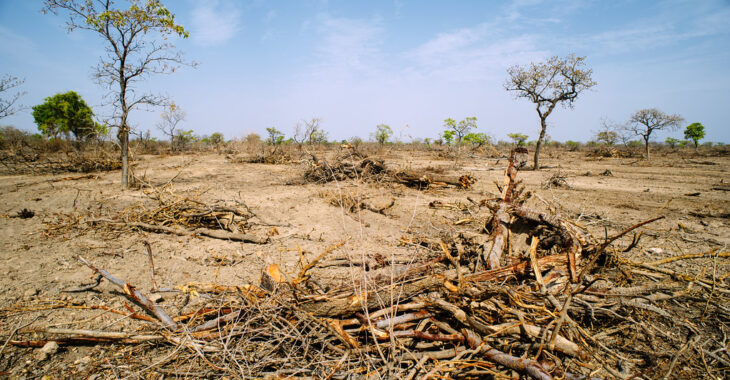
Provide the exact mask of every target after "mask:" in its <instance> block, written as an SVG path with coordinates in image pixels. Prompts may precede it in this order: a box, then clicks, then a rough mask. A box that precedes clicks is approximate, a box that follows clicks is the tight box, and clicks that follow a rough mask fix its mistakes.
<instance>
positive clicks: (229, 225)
mask: <svg viewBox="0 0 730 380" xmlns="http://www.w3.org/2000/svg"><path fill="white" fill-rule="evenodd" d="M145 193H146V195H147V196H148V197H149V199H150V200H151V201H152V202H153V204H152V205H150V202H149V201H141V202H138V203H136V204H134V205H132V206H130V207H128V208H126V209H125V210H123V211H122V212H121V213H119V214H118V215H115V216H114V217H112V218H82V217H68V218H67V219H68V220H66V221H65V222H60V223H47V227H46V233H47V234H50V233H54V232H62V231H63V230H66V229H68V228H76V229H86V228H91V227H103V228H106V229H109V230H125V229H141V230H144V231H148V232H157V233H167V234H173V235H181V236H182V235H201V236H207V237H211V238H216V239H223V240H232V241H243V242H249V243H257V244H264V243H266V242H267V241H268V238H267V237H258V236H255V235H252V234H249V233H247V232H248V230H249V229H250V227H251V225H250V222H249V219H251V218H252V217H253V216H255V215H254V214H253V213H252V212H251V211H250V210H249V208H248V206H246V205H245V204H243V203H240V202H239V203H237V204H231V203H230V202H220V201H218V202H215V203H214V204H207V203H205V202H202V201H201V200H200V199H199V196H195V195H191V196H183V195H179V194H177V193H176V192H175V191H174V188H173V187H172V186H171V185H166V186H163V187H161V188H154V187H153V188H150V189H147V190H146V191H145Z"/></svg>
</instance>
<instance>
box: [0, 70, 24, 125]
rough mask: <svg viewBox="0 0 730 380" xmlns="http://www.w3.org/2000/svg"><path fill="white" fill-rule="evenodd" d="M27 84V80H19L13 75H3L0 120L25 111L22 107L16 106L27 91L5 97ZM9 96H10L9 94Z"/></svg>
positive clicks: (0, 85) (0, 95)
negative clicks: (11, 91) (9, 92)
mask: <svg viewBox="0 0 730 380" xmlns="http://www.w3.org/2000/svg"><path fill="white" fill-rule="evenodd" d="M24 82H25V79H19V78H18V77H14V76H11V75H3V76H2V77H0V119H2V118H4V117H8V116H10V115H14V114H16V113H18V112H19V111H20V110H22V109H23V107H22V106H20V105H18V104H16V103H17V102H18V99H20V97H21V96H23V95H25V91H18V92H16V93H15V94H13V95H12V96H10V97H7V98H6V97H5V95H6V94H4V93H6V92H8V91H10V90H12V89H14V88H16V87H19V86H20V85H22V84H23V83H24ZM8 95H9V94H8Z"/></svg>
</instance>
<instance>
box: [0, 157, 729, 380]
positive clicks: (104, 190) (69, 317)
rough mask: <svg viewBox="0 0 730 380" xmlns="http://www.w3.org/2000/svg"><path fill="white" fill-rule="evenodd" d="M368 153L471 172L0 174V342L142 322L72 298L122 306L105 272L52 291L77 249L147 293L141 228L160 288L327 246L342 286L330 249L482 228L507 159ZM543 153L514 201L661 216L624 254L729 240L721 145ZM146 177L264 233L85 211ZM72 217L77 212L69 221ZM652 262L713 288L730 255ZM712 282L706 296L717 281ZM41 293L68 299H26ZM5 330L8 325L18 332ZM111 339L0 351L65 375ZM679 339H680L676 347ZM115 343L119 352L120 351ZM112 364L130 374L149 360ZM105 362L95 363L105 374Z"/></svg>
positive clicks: (162, 169)
mask: <svg viewBox="0 0 730 380" xmlns="http://www.w3.org/2000/svg"><path fill="white" fill-rule="evenodd" d="M334 153H335V152H329V153H323V152H320V153H318V154H321V155H323V156H324V155H326V154H330V155H331V154H334ZM378 157H379V158H382V159H383V160H384V161H385V163H386V164H387V165H388V166H389V167H398V168H431V169H432V170H435V171H438V172H440V173H444V174H454V175H459V174H460V173H466V172H468V173H471V175H472V176H473V178H475V179H476V182H475V183H474V185H473V186H472V187H471V188H469V189H455V188H446V187H443V188H442V187H432V188H429V189H426V190H419V189H415V188H411V187H406V186H403V185H401V184H397V183H389V182H373V181H358V180H347V181H332V182H328V183H325V184H321V183H306V184H301V183H299V182H298V181H300V180H301V177H302V172H303V170H304V168H303V165H305V164H279V165H277V164H253V163H236V162H235V160H232V159H231V158H230V157H226V155H223V154H190V155H177V156H162V157H160V156H144V157H141V159H140V160H138V161H137V166H136V168H135V174H136V175H137V176H138V177H143V178H145V179H146V180H147V181H148V182H149V183H150V184H152V185H154V186H155V187H154V190H153V189H152V188H150V187H143V188H141V189H138V190H129V191H125V192H121V191H120V190H119V173H118V172H116V171H114V172H105V173H100V174H94V175H91V176H87V177H83V178H80V177H82V176H79V175H76V174H73V173H65V174H58V175H36V176H31V175H6V176H3V177H0V197H1V199H2V209H1V210H0V212H2V213H3V217H2V218H0V237H1V238H0V276H2V278H3V281H0V308H1V309H2V314H0V332H1V336H2V337H3V339H2V340H3V341H2V342H0V344H2V343H5V340H11V339H25V340H32V339H40V335H38V336H36V335H33V333H28V331H32V330H33V329H34V328H36V329H41V328H48V327H49V326H56V327H64V328H72V329H91V330H104V331H117V332H119V331H134V330H135V329H139V324H140V321H136V320H133V319H131V318H127V317H124V316H120V315H118V314H114V313H110V312H105V311H103V310H88V309H83V308H73V307H71V305H77V306H81V305H85V306H91V305H102V304H103V305H106V306H108V307H111V308H114V309H119V310H125V309H126V307H125V303H127V300H126V299H125V298H124V296H123V295H122V294H120V292H119V289H118V288H116V287H114V286H113V285H111V284H110V283H108V282H102V283H101V285H100V286H98V287H96V288H95V290H93V291H88V292H81V293H63V292H62V291H63V290H65V289H69V288H74V287H78V286H79V285H80V284H83V283H89V282H92V279H93V277H94V274H93V273H92V272H91V271H90V270H89V269H88V268H87V267H85V266H83V265H82V264H81V263H80V262H79V261H78V260H77V259H76V257H77V256H82V257H84V258H85V259H87V260H89V261H91V262H93V263H94V264H95V265H97V266H98V267H101V268H104V269H106V270H107V271H109V272H110V273H112V274H113V275H115V276H117V277H119V278H121V279H123V280H125V281H128V282H130V283H132V284H134V285H135V286H136V287H137V289H139V290H140V291H142V292H143V293H146V294H152V292H151V289H152V288H153V283H152V277H151V267H150V262H149V257H148V255H147V250H146V247H145V244H144V242H149V244H150V247H151V251H152V252H153V257H154V266H155V272H156V273H155V277H154V280H155V282H156V285H157V287H158V288H170V289H172V288H175V287H181V286H185V285H188V286H189V288H190V289H204V288H205V287H206V286H207V287H211V286H216V285H224V286H242V285H245V284H255V285H258V284H259V282H260V279H261V273H262V271H263V270H264V269H265V268H266V267H267V266H269V265H271V264H277V265H278V267H279V268H280V269H281V272H283V274H284V276H285V277H288V278H295V277H297V273H298V272H299V270H300V269H301V262H302V260H303V261H304V262H309V261H311V260H313V259H314V258H315V257H316V256H318V255H319V254H320V253H321V252H323V251H324V250H325V249H327V248H328V247H333V246H337V247H336V248H334V249H333V250H332V252H331V253H329V255H328V256H327V260H329V261H327V262H329V263H330V264H329V265H320V266H314V267H313V268H312V269H311V270H310V273H309V274H310V276H311V278H312V279H316V282H317V284H316V286H317V287H321V288H322V289H325V290H326V289H331V288H336V287H338V286H340V287H341V286H347V284H348V283H354V282H355V279H356V278H358V276H360V275H361V271H363V270H365V269H364V268H365V267H363V266H351V265H342V264H341V263H342V262H366V261H370V262H381V261H383V260H384V259H383V258H385V261H387V262H389V263H392V265H386V266H384V267H382V268H369V269H371V270H372V271H374V272H377V273H382V274H383V275H388V274H389V273H391V272H393V271H394V269H393V268H394V267H395V263H403V264H408V263H413V262H419V261H423V260H422V259H421V258H424V259H425V258H428V257H433V249H431V248H429V247H428V246H426V245H423V244H404V242H408V241H416V240H420V241H423V240H425V239H430V240H432V241H439V240H444V241H446V240H448V239H449V238H450V237H453V236H455V235H457V234H459V233H460V232H462V231H471V233H472V234H474V233H479V231H480V227H479V226H480V224H481V225H482V226H483V225H484V220H485V219H486V218H487V216H488V215H489V210H488V209H486V208H481V209H480V208H477V207H475V205H476V204H477V203H478V202H480V200H482V199H489V198H494V197H497V196H499V193H500V190H499V189H498V188H497V186H496V185H495V182H497V183H499V184H500V185H501V184H502V183H503V181H504V168H505V167H506V165H507V160H506V159H504V158H503V159H496V158H486V157H481V156H479V157H470V158H466V157H464V158H461V159H460V160H459V161H458V162H454V160H450V159H444V158H439V157H437V155H436V154H434V153H432V152H409V151H398V150H386V151H384V152H381V154H380V155H378ZM543 157H544V158H543V162H542V163H543V165H546V166H548V169H544V170H541V171H538V172H535V171H520V172H519V179H521V180H522V181H523V183H524V185H525V186H526V189H527V190H529V191H532V192H533V193H534V196H533V197H532V198H530V199H529V200H528V202H527V205H529V206H530V207H533V208H535V209H539V210H543V211H549V209H551V208H552V209H554V211H556V212H557V214H559V215H560V216H562V217H563V218H566V219H569V220H572V221H575V222H577V223H578V224H581V225H583V226H585V227H586V228H587V229H588V231H589V232H590V233H591V234H592V235H594V236H596V237H598V238H603V237H604V234H605V233H606V232H607V233H608V235H611V234H615V233H617V232H620V231H622V230H624V229H626V228H628V227H630V226H632V225H634V224H636V223H639V222H642V221H645V220H647V219H650V218H652V217H656V216H664V217H665V218H664V219H662V220H659V221H656V222H654V223H651V224H649V225H646V226H644V227H643V228H642V229H641V231H643V236H642V238H641V240H640V242H639V244H638V246H637V247H636V248H634V249H633V250H631V251H630V252H628V253H626V254H624V256H625V257H626V258H627V259H630V260H633V261H635V262H652V261H655V260H659V259H663V258H668V257H674V256H678V255H685V254H693V253H702V252H708V251H711V250H716V252H727V246H728V245H729V244H730V218H729V216H730V195H729V193H728V189H730V187H729V185H728V182H729V181H730V178H728V170H729V169H730V157H682V156H679V155H670V156H665V157H656V158H654V159H653V160H652V161H650V162H645V161H641V160H637V159H635V158H602V159H598V158H587V157H585V154H584V153H579V152H560V151H555V152H548V154H545V155H544V156H543ZM556 173H559V174H560V176H561V177H562V178H564V179H565V182H567V184H568V185H569V186H561V187H556V186H550V187H545V186H544V183H545V182H546V181H548V179H550V178H551V176H553V175H554V174H556ZM609 174H610V175H609ZM292 183H299V184H292ZM155 191H157V192H167V194H174V195H175V196H181V197H189V198H190V199H195V200H198V201H200V202H203V203H204V204H216V202H219V203H220V204H224V203H225V204H227V205H239V206H241V207H243V205H245V206H246V207H247V209H248V211H249V212H250V214H249V215H248V216H247V218H248V219H247V220H246V223H245V225H246V231H245V233H247V234H250V235H253V236H257V237H260V238H262V239H268V242H266V243H265V244H255V243H246V242H234V241H227V240H221V239H214V238H210V237H206V236H194V235H190V236H176V235H171V234H164V233H153V232H148V231H143V230H140V229H127V230H120V231H114V230H113V229H109V228H99V229H97V228H92V227H91V226H90V225H87V223H88V220H89V219H94V218H96V219H103V218H117V217H119V216H120V213H123V212H131V211H130V210H135V207H147V208H154V205H155V201H154V199H152V197H153V196H155ZM348 197H349V198H352V199H359V200H362V201H363V202H365V203H366V204H367V205H368V206H370V207H369V208H368V207H365V208H360V207H355V208H353V209H348V208H349V207H348V205H347V202H344V206H338V202H341V203H342V202H343V200H346V199H349V198H348ZM393 200H394V202H393ZM434 202H440V204H441V205H457V208H458V205H468V206H469V207H471V208H470V211H468V212H464V211H463V210H462V212H459V211H458V210H456V211H455V210H454V208H448V207H436V206H434V205H438V204H439V203H434ZM23 209H27V210H30V211H32V212H33V213H34V216H33V217H30V218H21V217H17V216H18V213H19V212H20V211H21V210H23ZM125 210H126V211H125ZM377 210H381V212H376V211H377ZM466 219H468V220H466ZM74 220H75V221H76V222H79V223H78V225H76V226H70V224H73V223H71V222H72V221H74ZM485 236H486V235H485ZM631 239H632V235H631V234H628V235H627V236H624V237H622V238H621V239H619V240H618V241H617V242H616V243H615V246H616V247H617V249H618V250H619V251H620V250H621V249H623V248H625V247H627V246H628V245H629V243H630V242H631ZM340 243H342V244H341V246H338V245H339V244H340ZM528 243H529V242H528ZM520 244H525V242H519V243H515V247H516V248H515V249H516V250H517V249H518V248H519V247H521V246H520ZM338 260H339V261H338ZM338 263H340V264H338ZM664 267H665V268H668V269H669V270H672V271H676V272H679V273H682V274H685V275H687V276H691V277H698V278H700V277H701V278H707V279H710V280H709V281H717V283H716V287H717V288H718V289H727V288H728V287H729V286H730V277H728V276H727V273H728V269H730V265H728V260H727V259H726V258H725V259H724V258H713V257H712V256H710V257H706V258H701V259H695V260H678V261H675V262H672V263H670V264H669V265H666V266H664ZM621 276H623V277H621V278H619V279H616V281H619V282H620V283H622V284H624V285H631V284H633V283H634V282H635V281H637V283H638V281H639V280H641V281H645V280H647V279H648V280H650V281H655V280H659V279H661V278H662V275H661V274H654V275H651V274H649V275H648V276H644V275H642V274H641V271H634V272H631V271H624V273H623V274H621ZM651 276H654V278H652V277H651ZM685 284H686V283H685ZM695 286H697V285H695ZM196 287H197V288H196ZM179 289H181V288H179ZM200 292H201V293H202V290H201V291H200ZM713 294H714V295H715V296H717V292H715V293H713ZM159 295H161V297H162V299H161V300H159V303H158V305H159V306H161V307H162V308H164V309H166V310H167V311H168V313H170V314H171V315H175V316H176V315H180V314H183V313H185V312H191V311H195V310H196V308H199V307H200V306H201V305H203V304H205V303H206V302H207V301H206V298H205V297H198V294H192V295H191V293H190V292H187V293H186V292H180V291H179V290H178V291H177V292H160V293H159ZM52 302H56V303H57V304H58V305H61V304H63V305H66V306H68V307H59V308H52V307H40V306H39V305H45V306H48V305H49V303H52ZM667 302H668V303H669V302H671V301H667ZM34 305H35V306H34ZM725 306H727V305H725ZM131 307H134V306H131ZM140 310H141V309H139V308H137V312H138V313H143V312H142V311H140ZM686 322H689V323H690V324H692V325H693V326H698V328H699V329H700V330H703V329H702V325H703V324H706V323H712V324H716V325H717V324H718V322H717V321H716V320H713V321H712V322H709V321H702V320H692V321H686ZM17 328H20V330H18V331H15V330H16V329H17ZM715 328H716V329H717V330H716V331H722V333H723V334H727V333H730V326H728V325H727V319H725V322H724V323H720V325H717V326H715ZM703 331H704V330H703ZM667 333H668V334H670V335H671V334H675V335H676V336H677V337H678V341H682V340H683V339H685V338H686V336H687V332H686V331H680V330H677V331H667ZM11 334H12V335H11ZM23 334H25V335H23ZM627 334H628V333H627ZM21 335H22V338H19V336H21ZM629 335H630V334H629ZM629 335H627V337H626V338H624V339H618V340H611V341H610V344H611V345H612V347H629V346H631V345H635V344H639V343H637V342H636V341H635V340H633V339H638V338H630V337H629ZM631 336H633V335H631ZM711 338H712V339H717V340H718V341H722V340H723V338H722V335H717V336H703V337H702V339H703V341H704V340H707V339H711ZM606 342H607V344H609V343H608V342H609V341H606ZM642 344H644V343H642ZM724 344H725V345H727V342H725V343H724ZM109 347H110V346H109V345H89V346H80V345H70V346H65V347H61V348H60V349H59V350H58V351H57V352H55V353H54V354H53V355H52V356H51V357H49V358H40V359H39V354H38V349H37V348H35V349H34V348H26V347H17V346H13V345H7V346H3V351H2V354H1V355H0V371H2V374H3V375H19V376H38V375H43V374H52V375H54V374H55V375H57V376H64V377H69V376H70V377H77V376H84V375H86V374H91V373H97V372H99V371H112V370H111V369H110V368H111V367H110V366H109V365H107V367H105V363H107V364H108V363H109V362H108V360H110V359H109V358H111V357H113V356H114V355H115V352H114V350H110V349H109ZM120 347H128V346H124V345H121V346H120ZM726 347H727V346H726ZM680 348H681V344H679V347H675V351H677V350H679V349H680ZM125 350H127V348H125ZM689 351H691V350H689ZM689 351H688V353H687V355H686V357H683V358H682V359H681V360H680V361H679V364H676V367H675V368H674V369H673V370H674V372H673V373H674V374H675V375H676V376H680V377H694V378H702V377H704V376H705V373H704V372H699V371H700V370H699V369H698V368H700V367H696V368H695V367H690V366H688V365H687V364H686V362H684V360H689V359H690V358H691V357H695V359H694V360H695V361H698V362H700V359H699V356H696V355H694V353H693V352H689ZM120 352H126V355H129V354H130V352H131V351H120ZM149 355H151V356H150V357H149V358H148V359H145V360H146V361H143V362H144V363H142V364H149V365H151V364H152V363H155V362H157V361H160V360H163V359H164V358H163V357H162V356H160V357H155V356H154V355H155V354H154V352H153V353H150V354H149ZM159 355H162V354H161V353H160V354H159ZM716 355H719V356H722V355H724V356H722V358H724V359H723V360H728V359H727V358H728V354H727V351H726V350H725V351H720V352H719V353H716ZM671 359H672V356H671V355H670V356H668V357H664V358H663V359H662V360H661V361H660V362H659V363H658V364H659V367H661V368H662V369H663V370H666V368H667V365H668V363H669V362H670V361H671ZM705 359H706V360H710V358H705ZM105 360H106V362H105ZM715 363H717V362H715ZM623 365H624V366H625V367H627V368H628V369H625V371H628V372H626V374H635V373H639V372H642V371H645V368H646V367H648V366H649V365H650V363H640V362H638V361H634V362H626V363H624V364H623ZM699 365H700V366H701V364H699ZM716 365H719V366H722V365H721V364H716ZM142 367H144V365H143V366H142ZM659 367H657V368H659ZM186 370H191V369H190V368H184V369H181V371H182V372H184V371H186ZM115 371H117V370H115ZM118 371H122V372H120V373H121V374H122V375H124V376H132V377H134V376H143V377H144V376H146V374H147V372H154V370H148V371H147V372H145V371H141V372H124V371H125V370H123V369H121V370H118ZM657 371H659V370H657ZM703 371H704V370H703ZM182 372H181V373H182ZM193 372H194V371H193ZM116 373H117V372H104V377H111V376H114V374H116ZM163 373H164V372H163ZM642 373H643V372H642ZM722 373H724V374H725V376H727V375H728V372H727V370H725V372H723V371H720V372H715V374H716V375H717V376H722V375H721V374H722ZM604 374H605V373H604ZM662 374H663V372H658V373H654V372H651V374H649V375H646V376H647V377H649V378H655V377H657V376H660V375H662ZM191 376H192V375H191ZM642 376H644V375H642Z"/></svg>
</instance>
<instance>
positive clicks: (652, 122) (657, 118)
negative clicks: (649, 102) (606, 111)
mask: <svg viewBox="0 0 730 380" xmlns="http://www.w3.org/2000/svg"><path fill="white" fill-rule="evenodd" d="M682 121H684V119H683V118H682V117H681V116H679V115H676V114H675V115H669V114H666V113H664V112H662V111H659V110H658V109H656V108H646V109H643V110H638V111H636V112H634V114H633V115H631V119H629V124H628V126H627V127H626V128H627V129H628V130H629V132H631V133H633V134H635V135H637V136H641V138H642V139H643V140H644V151H645V154H646V159H647V160H648V159H649V140H650V139H651V134H652V133H654V132H656V131H661V130H676V129H677V128H679V125H680V124H681V123H682Z"/></svg>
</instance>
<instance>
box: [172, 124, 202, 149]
mask: <svg viewBox="0 0 730 380" xmlns="http://www.w3.org/2000/svg"><path fill="white" fill-rule="evenodd" d="M198 140H200V138H198V136H196V135H195V132H194V131H193V130H192V129H189V130H187V131H178V132H177V133H175V144H177V149H178V150H186V149H188V148H190V145H192V144H193V143H194V142H196V141H198Z"/></svg>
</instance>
